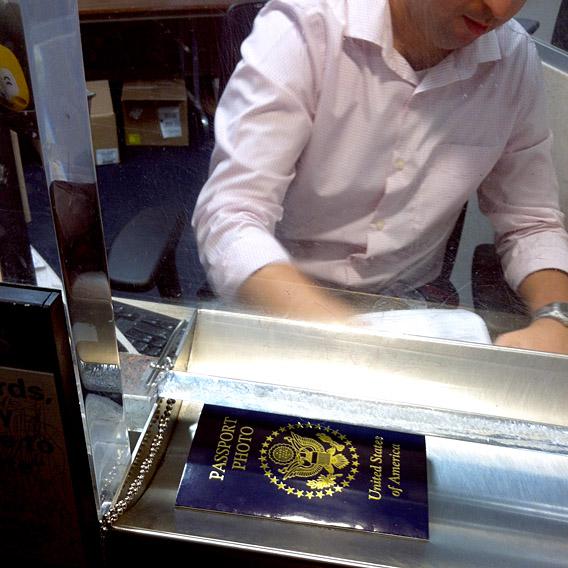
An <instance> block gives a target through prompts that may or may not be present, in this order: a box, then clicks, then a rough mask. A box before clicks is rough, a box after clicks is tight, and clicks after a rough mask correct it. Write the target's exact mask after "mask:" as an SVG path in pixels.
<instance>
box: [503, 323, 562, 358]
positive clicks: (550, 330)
mask: <svg viewBox="0 0 568 568" xmlns="http://www.w3.org/2000/svg"><path fill="white" fill-rule="evenodd" d="M495 345H499V346H501V347H517V348H519V349H534V350H535V351H547V352H549V353H562V354H564V355H568V327H566V326H564V325H563V324H562V323H560V322H558V321H555V320H553V319H550V318H542V319H538V320H536V321H534V322H533V323H531V324H530V325H529V326H528V327H525V328H523V329H519V330H517V331H512V332H510V333H504V334H503V335H500V336H499V337H498V338H497V339H496V341H495Z"/></svg>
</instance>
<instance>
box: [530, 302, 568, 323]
mask: <svg viewBox="0 0 568 568" xmlns="http://www.w3.org/2000/svg"><path fill="white" fill-rule="evenodd" d="M540 318H552V319H555V320H556V321H559V322H560V323H562V324H564V325H565V326H566V327H568V302H552V303H551V304H546V306H543V307H542V308H540V309H538V310H537V311H536V312H535V313H534V315H533V320H537V319H540Z"/></svg>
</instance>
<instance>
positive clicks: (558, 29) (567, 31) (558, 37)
mask: <svg viewBox="0 0 568 568" xmlns="http://www.w3.org/2000/svg"><path fill="white" fill-rule="evenodd" d="M552 45H554V46H555V47H558V48H559V49H563V50H564V51H568V0H562V3H561V4H560V10H559V11H558V16H557V18H556V24H555V25H554V31H553V33H552Z"/></svg>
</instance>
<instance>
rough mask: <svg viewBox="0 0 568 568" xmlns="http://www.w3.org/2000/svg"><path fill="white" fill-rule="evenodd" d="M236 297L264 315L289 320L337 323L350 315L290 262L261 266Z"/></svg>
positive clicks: (344, 305)
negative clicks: (260, 310) (287, 318)
mask: <svg viewBox="0 0 568 568" xmlns="http://www.w3.org/2000/svg"><path fill="white" fill-rule="evenodd" d="M239 297H240V299H241V300H243V301H244V302H246V303H248V304H251V305H253V306H256V307H258V308H260V309H262V311H263V312H264V313H266V314H269V315H274V316H280V317H289V318H291V319H299V320H310V321H322V322H338V323H341V322H345V321H347V319H349V317H350V316H352V315H353V311H352V309H351V308H350V307H349V306H348V305H347V304H345V303H344V302H341V301H340V300H338V299H336V298H334V297H332V296H331V295H330V294H329V293H327V292H326V291H325V290H324V289H322V288H321V287H319V286H318V285H317V284H316V283H315V282H313V281H312V280H310V279H309V278H308V277H306V276H305V275H304V274H302V273H301V272H300V271H299V270H298V269H297V268H296V267H294V266H293V265H291V264H269V265H267V266H264V267H263V268H261V269H260V270H258V271H257V272H255V273H254V274H253V275H252V276H250V277H249V278H248V279H247V280H246V282H245V283H244V284H243V285H242V286H241V288H240V290H239Z"/></svg>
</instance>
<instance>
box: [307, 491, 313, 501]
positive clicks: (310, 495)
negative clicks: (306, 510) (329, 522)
mask: <svg viewBox="0 0 568 568" xmlns="http://www.w3.org/2000/svg"><path fill="white" fill-rule="evenodd" d="M306 497H307V498H308V499H313V498H314V492H313V491H308V492H307V493H306Z"/></svg>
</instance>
